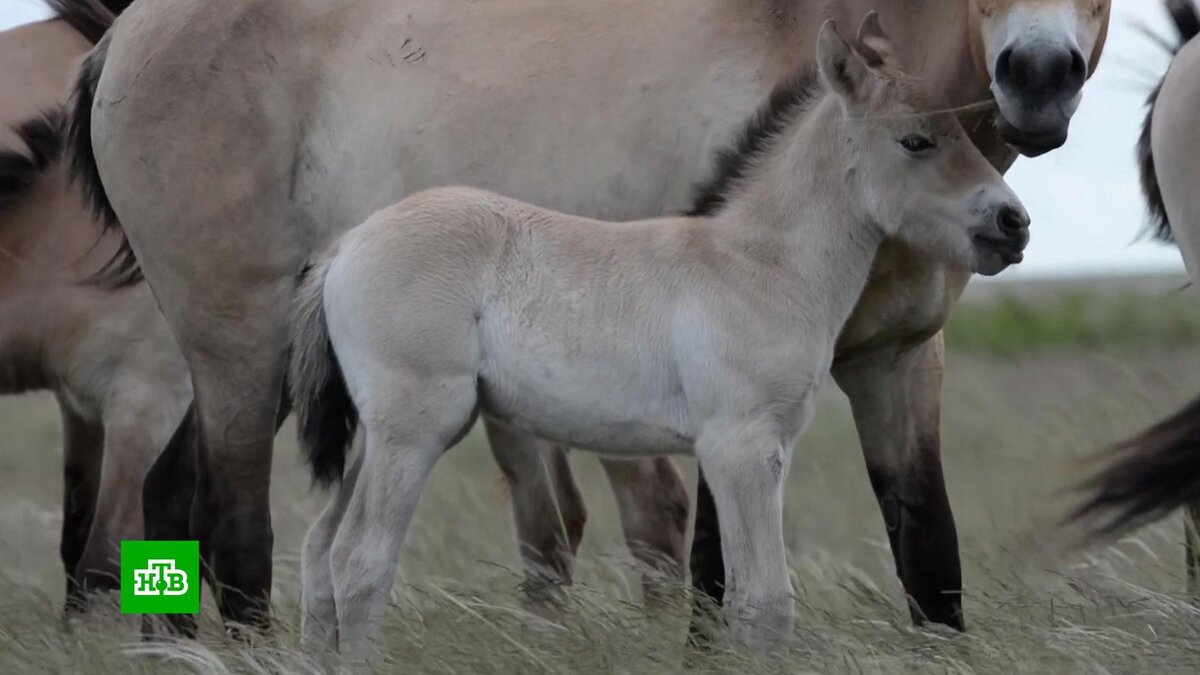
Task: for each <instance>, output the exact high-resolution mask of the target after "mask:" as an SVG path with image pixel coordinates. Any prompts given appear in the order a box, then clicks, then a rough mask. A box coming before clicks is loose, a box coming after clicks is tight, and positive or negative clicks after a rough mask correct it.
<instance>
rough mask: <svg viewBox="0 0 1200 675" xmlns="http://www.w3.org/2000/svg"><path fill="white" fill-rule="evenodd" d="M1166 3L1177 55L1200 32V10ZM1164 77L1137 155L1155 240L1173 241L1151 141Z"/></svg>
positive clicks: (1191, 1)
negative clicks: (1175, 37) (1172, 27)
mask: <svg viewBox="0 0 1200 675" xmlns="http://www.w3.org/2000/svg"><path fill="white" fill-rule="evenodd" d="M1163 2H1164V4H1165V5H1166V8H1167V13H1169V14H1170V15H1171V21H1172V23H1173V24H1174V26H1175V32H1176V33H1178V36H1179V38H1178V40H1177V41H1176V42H1175V43H1173V44H1170V45H1169V48H1170V49H1171V53H1172V55H1174V54H1178V53H1179V50H1180V49H1183V46H1184V45H1186V44H1187V43H1188V42H1191V40H1192V38H1194V37H1196V36H1197V35H1200V10H1197V8H1196V4H1195V0H1163ZM1165 79H1166V74H1163V80H1165ZM1163 80H1160V81H1159V83H1158V86H1156V87H1155V88H1154V91H1153V92H1151V93H1150V98H1148V99H1147V100H1146V107H1147V110H1146V119H1145V121H1143V122H1142V135H1141V136H1140V137H1138V144H1137V158H1138V167H1139V168H1140V171H1141V182H1142V194H1143V195H1144V196H1145V198H1146V206H1147V207H1148V208H1149V210H1150V229H1151V230H1152V232H1153V234H1154V238H1155V239H1158V240H1160V241H1167V242H1169V241H1172V240H1173V239H1174V236H1173V235H1172V233H1171V220H1170V218H1169V217H1168V216H1167V208H1166V204H1165V203H1164V202H1163V196H1162V189H1161V188H1160V187H1159V184H1158V169H1157V168H1156V167H1155V165H1154V149H1153V148H1152V147H1151V143H1150V138H1151V135H1152V133H1153V124H1154V108H1155V106H1156V105H1157V104H1158V95H1159V92H1161V91H1162V83H1163Z"/></svg>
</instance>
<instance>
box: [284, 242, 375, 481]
mask: <svg viewBox="0 0 1200 675" xmlns="http://www.w3.org/2000/svg"><path fill="white" fill-rule="evenodd" d="M335 253H336V249H335V250H334V251H333V252H331V253H329V254H328V255H327V256H326V257H325V258H323V259H322V260H321V261H320V262H318V263H317V264H316V265H314V266H310V267H309V268H307V269H305V270H304V271H303V272H301V274H300V279H299V289H298V292H297V296H296V304H295V306H294V307H293V312H292V321H291V331H292V335H291V348H292V357H291V358H292V363H291V369H290V379H291V383H292V400H293V402H294V404H295V407H296V416H297V418H298V426H299V430H300V442H301V445H302V446H303V447H304V449H305V452H306V453H307V455H308V464H309V467H310V469H311V470H312V476H313V481H314V482H316V483H318V484H319V485H321V486H323V487H328V486H329V485H331V484H333V483H336V482H337V481H339V480H341V478H342V473H343V472H344V471H345V467H346V454H347V452H349V450H350V444H351V443H352V442H353V441H354V432H355V430H356V429H357V428H358V410H357V409H356V408H355V407H354V401H353V400H351V398H350V391H349V390H348V389H347V388H346V379H345V377H344V376H343V375H342V368H341V366H340V365H339V364H338V359H337V354H336V353H334V351H333V343H332V342H331V341H330V339H329V324H328V322H327V321H326V317H325V300H324V295H325V276H326V274H327V273H328V271H329V265H330V263H331V262H332V260H333V256H334V254H335Z"/></svg>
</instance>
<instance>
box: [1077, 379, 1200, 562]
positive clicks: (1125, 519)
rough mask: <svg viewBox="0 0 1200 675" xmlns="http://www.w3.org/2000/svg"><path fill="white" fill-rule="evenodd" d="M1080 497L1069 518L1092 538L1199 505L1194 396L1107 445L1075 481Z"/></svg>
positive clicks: (1199, 434) (1198, 415)
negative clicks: (1096, 463)
mask: <svg viewBox="0 0 1200 675" xmlns="http://www.w3.org/2000/svg"><path fill="white" fill-rule="evenodd" d="M1080 488H1081V490H1082V491H1083V492H1084V494H1086V495H1087V497H1086V501H1085V502H1084V503H1083V505H1082V506H1080V507H1079V508H1078V509H1076V510H1075V511H1074V512H1073V513H1072V514H1071V516H1070V518H1069V522H1075V523H1081V524H1084V525H1086V526H1087V529H1088V534H1089V535H1090V536H1091V537H1092V538H1110V537H1113V536H1118V535H1121V534H1124V533H1126V532H1128V531H1130V530H1132V529H1134V528H1136V527H1138V526H1140V525H1144V524H1147V523H1150V522H1152V521H1154V520H1158V519H1159V518H1162V517H1164V516H1166V515H1169V514H1170V513H1171V512H1172V511H1174V510H1175V509H1177V508H1179V507H1182V506H1188V505H1192V504H1197V505H1200V398H1198V399H1196V400H1195V401H1192V402H1191V403H1190V404H1188V405H1187V407H1185V408H1183V409H1182V410H1180V411H1179V412H1177V413H1175V414H1174V415H1172V416H1171V417H1168V418H1167V419H1165V420H1163V421H1161V422H1159V423H1158V424H1156V425H1154V426H1153V427H1151V428H1149V429H1147V430H1146V431H1144V432H1142V433H1141V434H1140V435H1138V436H1135V437H1133V438H1131V439H1129V440H1127V441H1125V442H1123V443H1121V444H1120V445H1118V446H1116V447H1115V448H1113V449H1112V451H1111V457H1110V458H1109V460H1108V463H1107V464H1106V465H1105V466H1104V467H1103V468H1102V469H1101V470H1100V471H1098V472H1097V473H1096V474H1095V475H1093V476H1091V477H1090V478H1088V479H1087V480H1086V481H1085V482H1084V483H1082V484H1081V485H1080Z"/></svg>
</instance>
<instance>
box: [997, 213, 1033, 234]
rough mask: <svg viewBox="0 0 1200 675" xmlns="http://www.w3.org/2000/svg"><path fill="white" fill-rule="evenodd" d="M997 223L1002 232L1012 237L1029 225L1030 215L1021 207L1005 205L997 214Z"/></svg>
mask: <svg viewBox="0 0 1200 675" xmlns="http://www.w3.org/2000/svg"><path fill="white" fill-rule="evenodd" d="M996 223H997V224H998V225H999V226H1000V231H1001V232H1003V233H1004V234H1006V235H1008V236H1010V237H1011V236H1014V235H1017V234H1020V233H1021V232H1022V231H1024V230H1025V228H1027V227H1029V216H1027V215H1025V212H1024V211H1022V210H1021V209H1018V208H1015V207H1012V206H1004V207H1001V209H1000V213H999V214H997V216H996Z"/></svg>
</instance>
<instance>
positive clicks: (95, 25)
mask: <svg viewBox="0 0 1200 675" xmlns="http://www.w3.org/2000/svg"><path fill="white" fill-rule="evenodd" d="M132 2H133V0H46V4H47V5H49V6H50V10H51V11H53V12H54V16H55V18H57V19H61V20H63V21H66V22H67V24H68V25H70V26H71V28H74V29H75V30H77V31H79V34H80V35H82V36H84V37H85V38H87V39H88V42H91V43H92V44H96V43H97V42H99V41H100V38H102V37H104V34H105V33H107V32H108V29H109V28H110V27H111V26H112V24H113V21H114V20H115V19H116V17H117V15H118V14H120V13H121V12H123V11H125V8H127V7H129V5H130V4H132Z"/></svg>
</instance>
